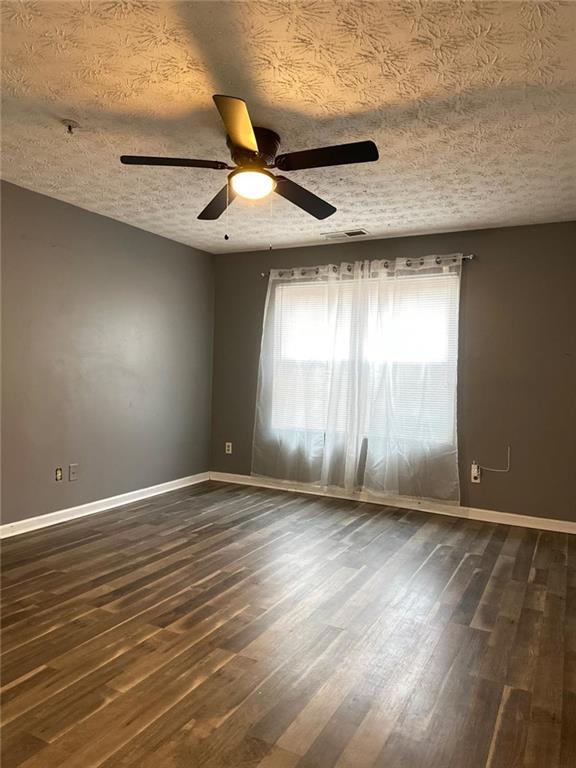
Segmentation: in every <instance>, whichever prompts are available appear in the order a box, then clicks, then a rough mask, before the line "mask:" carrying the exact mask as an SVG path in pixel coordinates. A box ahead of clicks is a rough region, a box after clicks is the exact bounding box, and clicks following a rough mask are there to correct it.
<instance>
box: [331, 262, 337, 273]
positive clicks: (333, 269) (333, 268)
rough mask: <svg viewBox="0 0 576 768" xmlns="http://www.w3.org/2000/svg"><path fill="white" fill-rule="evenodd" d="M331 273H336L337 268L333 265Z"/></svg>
mask: <svg viewBox="0 0 576 768" xmlns="http://www.w3.org/2000/svg"><path fill="white" fill-rule="evenodd" d="M332 272H338V267H337V266H336V264H334V265H333V267H332Z"/></svg>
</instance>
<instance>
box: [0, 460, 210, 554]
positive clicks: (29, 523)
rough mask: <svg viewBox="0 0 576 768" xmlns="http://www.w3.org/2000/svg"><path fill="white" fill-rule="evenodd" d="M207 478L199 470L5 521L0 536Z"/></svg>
mask: <svg viewBox="0 0 576 768" xmlns="http://www.w3.org/2000/svg"><path fill="white" fill-rule="evenodd" d="M209 479H210V473H209V472H200V473H199V474H197V475H189V476H188V477H180V478H178V479H177V480H170V481H169V482H168V483H160V484H159V485H151V486H150V487H149V488H140V489H139V490H137V491H129V492H128V493H121V494H119V495H118V496H110V497H109V498H108V499H98V500H97V501H90V502H88V503H87V504H80V506H78V507H69V508H68V509H59V510H57V511H56V512H48V514H46V515H38V517H29V518H28V519H27V520H20V521H19V522H17V523H5V524H4V525H0V539H6V538H8V537H9V536H18V534H20V533H28V531H35V530H37V529H38V528H46V527H47V526H49V525H56V524H57V523H64V522H66V521H67V520H75V519H76V518H77V517H85V516H86V515H94V514H95V513H96V512H105V511H106V510H108V509H114V508H115V507H123V506H125V505H126V504H131V503H132V502H134V501H140V499H147V498H150V497H151V496H159V495H160V494H161V493H168V491H175V490H177V489H178V488H185V487H186V486H187V485H196V483H204V482H206V480H209Z"/></svg>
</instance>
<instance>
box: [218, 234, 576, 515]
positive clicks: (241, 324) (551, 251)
mask: <svg viewBox="0 0 576 768" xmlns="http://www.w3.org/2000/svg"><path fill="white" fill-rule="evenodd" d="M452 252H464V253H474V254H476V256H477V258H476V259H475V260H474V261H472V262H468V263H466V264H465V265H464V267H463V278H462V294H461V295H462V299H461V320H460V329H461V330H460V338H461V343H460V359H459V385H458V403H459V406H458V427H459V429H458V431H459V444H460V456H461V461H460V471H461V496H462V504H465V505H469V506H474V507H483V508H487V509H494V510H500V511H504V512H515V513H518V514H526V515H537V516H542V517H551V518H564V519H568V520H574V521H576V479H575V478H576V472H575V467H576V438H575V435H576V222H569V223H564V224H546V225H541V226H533V227H515V228H509V229H492V230H482V231H474V232H462V233H454V234H444V235H430V236H423V237H410V238H402V239H390V240H379V241H364V242H356V243H347V244H345V245H334V244H330V245H325V246H316V247H310V248H298V249H288V250H280V251H271V252H270V251H259V252H253V253H232V254H226V255H221V256H217V257H216V259H215V277H216V316H215V348H214V388H213V423H212V468H213V469H216V470H220V471H223V472H236V473H249V472H250V460H251V440H252V430H253V423H254V404H255V397H256V379H257V366H258V355H259V344H260V334H261V325H262V314H263V309H264V300H265V296H266V280H263V279H262V278H261V277H260V272H265V271H267V270H269V269H270V268H271V267H290V266H305V265H312V264H326V263H330V262H336V263H338V262H340V261H350V260H354V259H364V258H367V259H374V258H394V257H412V258H414V257H418V256H421V255H425V254H430V253H452ZM227 440H231V441H232V442H233V454H232V455H231V456H227V455H225V453H224V442H225V441H227ZM508 443H510V444H511V446H512V470H511V472H510V473H509V474H488V473H485V474H484V475H483V478H482V482H481V484H480V485H472V484H471V483H470V482H469V480H468V478H469V473H470V463H471V461H472V460H473V459H477V460H479V461H480V462H481V463H483V464H487V465H490V466H501V465H503V464H504V463H505V458H506V445H507V444H508Z"/></svg>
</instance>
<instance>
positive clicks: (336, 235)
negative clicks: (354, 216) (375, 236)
mask: <svg viewBox="0 0 576 768" xmlns="http://www.w3.org/2000/svg"><path fill="white" fill-rule="evenodd" d="M367 234H368V232H367V231H366V230H365V229H347V230H346V231H345V232H323V233H322V237H323V238H324V239H325V240H346V238H347V237H363V236H364V235H367Z"/></svg>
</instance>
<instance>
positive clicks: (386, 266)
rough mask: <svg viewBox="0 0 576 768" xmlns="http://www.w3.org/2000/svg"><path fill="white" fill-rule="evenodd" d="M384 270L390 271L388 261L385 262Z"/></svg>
mask: <svg viewBox="0 0 576 768" xmlns="http://www.w3.org/2000/svg"><path fill="white" fill-rule="evenodd" d="M384 269H388V262H387V261H385V262H384Z"/></svg>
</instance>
